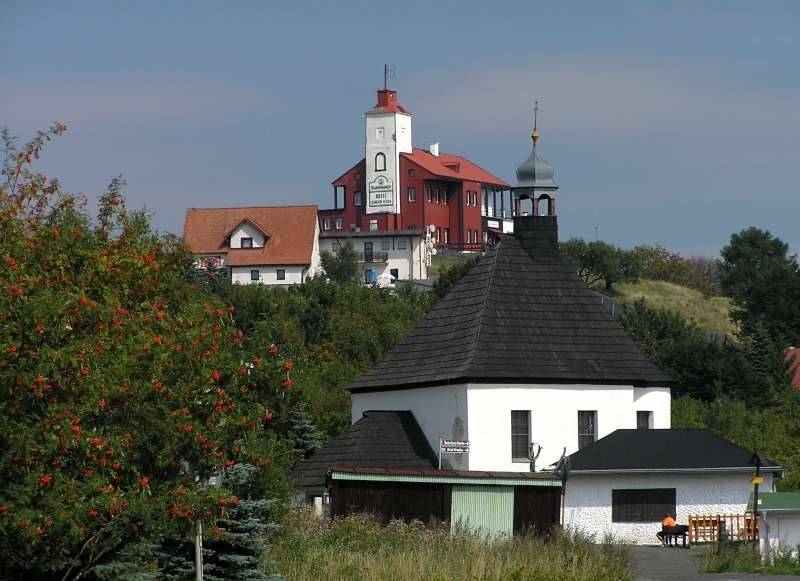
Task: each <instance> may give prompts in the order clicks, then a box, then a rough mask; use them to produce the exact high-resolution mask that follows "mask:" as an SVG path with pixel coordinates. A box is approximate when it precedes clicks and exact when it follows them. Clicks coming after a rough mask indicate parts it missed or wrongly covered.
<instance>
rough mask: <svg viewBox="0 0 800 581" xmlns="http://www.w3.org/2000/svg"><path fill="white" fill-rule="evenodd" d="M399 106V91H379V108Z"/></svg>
mask: <svg viewBox="0 0 800 581" xmlns="http://www.w3.org/2000/svg"><path fill="white" fill-rule="evenodd" d="M396 105H397V91H392V90H390V89H383V90H382V91H378V107H383V108H390V107H394V106H396Z"/></svg>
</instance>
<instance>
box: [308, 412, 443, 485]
mask: <svg viewBox="0 0 800 581" xmlns="http://www.w3.org/2000/svg"><path fill="white" fill-rule="evenodd" d="M437 465H438V460H437V457H436V454H434V452H433V450H432V449H431V446H430V444H429V443H428V440H427V439H426V438H425V434H423V433H422V429H421V428H420V427H419V424H418V423H417V420H416V418H415V417H414V414H413V413H412V412H410V411H366V412H364V414H363V416H362V417H361V419H359V420H358V421H357V422H356V423H355V424H353V425H352V426H350V427H349V428H348V429H347V431H346V432H344V433H343V434H341V435H340V436H339V437H337V438H336V439H334V440H332V441H331V442H329V443H328V444H326V445H325V446H324V447H323V448H321V449H320V450H318V451H317V452H316V453H315V454H314V455H312V456H311V457H309V458H307V459H306V460H304V461H303V462H301V463H300V464H299V465H298V466H297V467H296V468H295V469H294V471H293V473H292V477H293V480H294V481H295V482H296V483H297V484H299V485H301V486H302V487H303V488H304V489H305V491H306V492H307V493H309V494H317V495H319V494H321V493H322V490H323V488H324V486H325V476H326V473H327V471H328V467H330V466H359V467H365V468H436V467H437Z"/></svg>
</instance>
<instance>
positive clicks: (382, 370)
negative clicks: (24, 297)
mask: <svg viewBox="0 0 800 581" xmlns="http://www.w3.org/2000/svg"><path fill="white" fill-rule="evenodd" d="M532 137H533V152H532V154H531V156H530V157H529V159H528V160H527V161H526V162H524V163H523V165H522V166H521V167H520V170H519V171H518V172H517V173H518V182H517V184H516V186H515V187H514V189H516V190H518V194H519V195H520V197H521V196H527V197H528V198H529V199H530V200H532V202H533V207H534V208H536V207H537V206H538V202H540V201H544V202H545V203H546V208H545V209H544V211H541V212H540V211H536V210H534V211H533V212H532V213H531V214H529V215H517V216H515V217H514V224H513V225H514V232H513V234H504V235H500V236H499V239H498V242H497V244H496V245H495V246H494V248H493V249H491V250H490V251H488V252H486V253H485V254H484V256H483V257H482V258H481V259H480V260H479V261H478V263H477V264H476V265H475V266H474V267H473V268H472V269H471V270H470V271H469V272H468V273H467V274H466V275H464V276H463V277H462V278H461V280H460V281H459V282H458V283H457V284H456V285H455V286H454V287H453V288H452V289H451V290H450V292H449V293H448V294H447V295H446V296H445V297H444V298H443V299H442V300H441V301H439V303H438V304H437V305H436V306H434V307H433V308H432V309H431V311H430V312H429V313H428V314H427V316H426V317H425V318H424V319H423V320H422V321H421V322H420V323H419V324H418V325H417V327H416V328H415V329H414V330H413V331H412V332H411V333H409V335H408V336H407V337H406V338H405V339H404V340H403V341H401V342H400V343H399V344H398V345H396V346H395V347H394V348H393V349H391V350H390V351H389V352H388V353H387V354H386V355H385V356H384V358H383V359H382V360H381V361H380V362H379V363H378V364H377V365H375V366H374V367H373V368H372V369H370V370H368V371H367V372H365V373H364V374H363V375H361V376H360V377H358V378H356V379H355V380H354V381H352V382H351V383H350V384H349V385H347V386H346V389H347V390H348V391H349V392H350V394H351V397H352V422H353V427H352V429H353V430H356V431H363V427H359V426H363V425H364V422H366V421H367V420H369V422H368V423H372V424H374V422H375V419H376V417H375V416H374V414H375V413H376V411H375V410H381V411H382V412H383V413H389V412H392V413H395V414H404V415H403V418H405V419H404V421H405V422H406V424H405V425H406V426H408V425H409V424H408V422H409V421H412V420H413V422H414V424H415V426H417V427H418V430H417V429H416V428H414V429H410V428H409V429H404V430H401V431H397V430H396V433H395V436H396V438H395V443H396V444H397V440H399V439H404V438H405V439H406V440H407V439H408V437H410V436H408V434H414V441H415V445H414V446H416V448H415V449H417V450H421V449H424V447H420V446H419V435H420V434H422V436H423V437H424V439H425V440H426V441H427V444H428V445H429V446H430V449H432V450H434V451H437V452H438V451H439V450H440V443H441V442H442V441H443V440H455V441H461V442H469V451H468V453H462V454H443V455H441V467H443V468H445V469H451V470H469V471H505V472H521V471H540V470H552V467H553V465H554V464H555V463H557V462H558V461H559V459H561V458H562V457H564V456H567V455H570V454H573V453H575V452H577V451H578V450H581V449H583V448H585V447H586V446H589V445H590V444H592V443H593V442H595V441H596V440H598V439H600V438H603V437H604V436H606V435H608V434H611V433H612V432H614V431H616V430H620V429H637V428H638V429H666V428H669V427H670V389H669V386H670V383H671V378H670V376H669V375H668V374H666V373H665V372H663V371H662V370H660V369H659V368H658V367H657V366H656V365H655V364H654V363H652V362H651V361H649V360H648V359H647V357H645V356H644V355H643V354H642V353H641V352H640V351H639V350H638V349H637V347H636V346H635V345H634V343H633V341H632V340H631V339H630V338H629V337H628V336H627V335H626V333H625V331H624V330H623V329H622V327H621V326H620V324H619V323H618V322H617V320H616V319H615V318H614V316H613V315H612V314H611V313H610V312H609V310H608V308H607V305H606V304H604V302H603V300H602V298H601V297H600V296H599V295H598V294H597V293H596V292H595V291H593V290H592V289H590V288H588V287H587V286H586V285H585V284H584V283H583V281H582V280H581V279H580V278H579V277H578V275H577V274H576V272H575V269H574V268H573V267H571V266H569V265H568V264H566V263H565V262H564V260H563V259H562V258H561V256H560V254H559V246H558V216H557V215H556V213H555V191H556V189H557V186H556V185H555V183H554V182H553V181H552V177H553V173H552V166H551V165H550V164H549V163H547V162H544V161H543V160H542V159H541V158H540V157H539V156H538V154H537V152H536V141H537V138H538V131H537V130H536V129H534V132H533V135H532ZM528 166H530V167H528ZM548 168H549V169H548ZM371 414H372V417H371ZM383 419H384V420H386V419H387V418H383ZM395 423H396V422H395ZM353 441H354V440H353V437H352V434H351V435H345V436H343V437H342V438H340V440H337V441H336V443H334V444H333V446H334V449H333V450H331V449H325V448H323V450H322V451H321V452H320V453H319V454H318V456H317V457H316V458H314V457H312V459H310V461H307V464H306V472H305V477H306V478H309V477H311V472H314V471H315V470H316V471H317V472H319V473H320V474H319V475H317V481H318V480H319V477H320V475H322V474H324V473H325V466H328V464H330V463H331V462H332V463H333V464H335V465H337V466H348V465H353V466H360V465H362V464H363V465H370V466H374V465H375V464H374V463H371V464H364V458H363V453H361V452H357V451H356V448H355V447H353V448H352V450H349V451H348V442H350V443H352V442H353ZM414 446H412V444H410V443H409V442H408V441H406V442H405V444H403V445H402V447H403V449H406V450H408V449H411V448H413V447H414ZM361 450H362V451H363V448H361ZM333 456H335V458H334V457H333ZM403 457H406V456H403ZM408 457H410V458H412V460H413V462H414V463H415V466H419V465H421V464H422V465H425V464H426V463H429V462H430V458H429V456H428V455H427V454H420V455H418V456H414V455H408ZM329 461H330V462H329ZM333 464H331V465H333ZM312 465H313V466H312ZM395 465H396V463H394V464H392V466H395ZM399 468H402V467H399Z"/></svg>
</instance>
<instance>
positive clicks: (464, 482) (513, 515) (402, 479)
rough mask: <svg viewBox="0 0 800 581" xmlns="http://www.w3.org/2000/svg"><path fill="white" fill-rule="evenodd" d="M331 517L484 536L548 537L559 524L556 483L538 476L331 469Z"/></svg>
mask: <svg viewBox="0 0 800 581" xmlns="http://www.w3.org/2000/svg"><path fill="white" fill-rule="evenodd" d="M327 480H328V487H329V490H330V502H331V517H333V518H335V517H338V516H345V515H348V514H354V513H364V512H366V513H372V514H375V515H378V516H379V517H380V518H381V519H382V520H384V521H387V522H388V521H389V520H393V519H402V520H413V519H416V520H421V521H423V522H429V521H448V522H449V523H450V524H451V526H452V527H454V528H464V529H469V530H470V531H472V532H476V533H478V534H481V535H485V536H489V537H502V536H510V535H511V534H518V533H522V532H530V531H532V532H537V533H548V532H549V531H550V529H551V528H552V527H553V526H554V525H557V524H558V523H559V521H560V512H561V481H560V480H558V479H557V478H555V477H554V476H553V475H552V474H548V473H542V472H482V471H460V470H436V469H402V468H366V467H357V466H339V467H336V466H334V467H331V468H330V469H329V471H328V477H327Z"/></svg>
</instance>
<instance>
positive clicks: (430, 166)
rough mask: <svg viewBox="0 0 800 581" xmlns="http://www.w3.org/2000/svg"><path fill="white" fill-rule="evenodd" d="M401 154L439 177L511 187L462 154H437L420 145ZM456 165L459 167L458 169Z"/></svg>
mask: <svg viewBox="0 0 800 581" xmlns="http://www.w3.org/2000/svg"><path fill="white" fill-rule="evenodd" d="M401 155H403V156H404V157H406V158H407V159H409V160H411V161H413V162H414V163H416V164H417V165H418V166H420V167H421V168H423V169H425V170H427V171H429V172H431V173H432V174H433V175H435V176H438V177H442V178H448V179H453V180H459V181H461V180H463V181H470V182H480V183H482V184H489V185H493V186H500V187H502V188H510V187H511V186H509V185H508V184H507V183H506V182H504V181H503V180H501V179H500V178H499V177H497V176H495V175H492V174H490V173H489V172H488V171H486V170H485V169H483V168H482V167H480V166H479V165H477V164H475V163H472V162H471V161H470V160H468V159H466V158H465V157H461V156H460V155H453V154H452V153H440V154H439V155H438V156H436V155H433V154H432V153H431V152H429V151H428V150H425V149H420V148H418V147H415V148H413V149H412V152H411V153H403V154H401ZM445 164H447V165H445ZM448 166H450V167H448ZM454 166H456V167H457V171H456V169H455V168H454Z"/></svg>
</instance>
